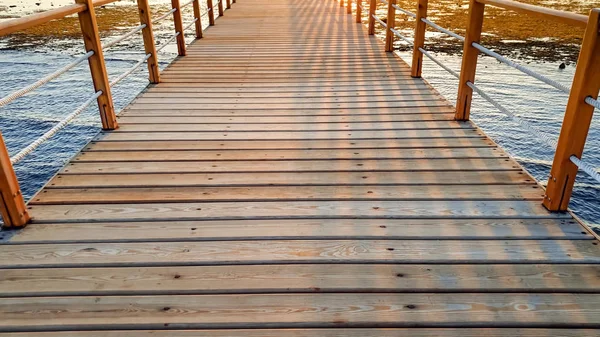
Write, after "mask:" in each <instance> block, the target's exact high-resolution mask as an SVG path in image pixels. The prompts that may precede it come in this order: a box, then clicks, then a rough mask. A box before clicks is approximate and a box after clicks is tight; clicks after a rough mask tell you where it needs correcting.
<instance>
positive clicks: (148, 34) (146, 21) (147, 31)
mask: <svg viewBox="0 0 600 337" xmlns="http://www.w3.org/2000/svg"><path fill="white" fill-rule="evenodd" d="M137 4H138V11H139V13H140V22H141V24H143V25H146V28H144V29H142V37H143V38H144V51H145V52H146V54H151V55H152V56H150V58H149V59H148V62H147V63H148V80H149V81H150V83H160V70H159V68H158V55H157V54H156V45H155V44H154V32H153V30H152V15H151V13H150V5H149V4H148V0H138V1H137Z"/></svg>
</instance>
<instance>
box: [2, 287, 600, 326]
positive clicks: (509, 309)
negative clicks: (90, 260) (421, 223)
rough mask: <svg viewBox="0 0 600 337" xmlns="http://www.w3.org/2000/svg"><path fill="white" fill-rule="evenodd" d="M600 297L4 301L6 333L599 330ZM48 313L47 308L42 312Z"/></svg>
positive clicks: (170, 297) (205, 297) (284, 296)
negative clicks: (283, 329) (290, 329)
mask: <svg viewBox="0 0 600 337" xmlns="http://www.w3.org/2000/svg"><path fill="white" fill-rule="evenodd" d="M599 305H600V295H597V294H294V295H291V294H289V295H288V294H270V295H261V294H250V295H185V296H181V295H168V296H130V297H121V296H102V297H96V296H89V297H40V298H37V297H36V298H26V297H25V298H23V297H17V298H4V299H0V312H1V313H2V314H1V315H0V330H3V331H22V330H25V331H32V330H38V331H39V330H58V329H60V330H94V329H107V328H109V329H124V328H126V329H165V324H166V327H168V328H169V329H202V328H221V329H223V328H229V329H231V328H267V327H268V328H277V327H295V328H302V327H322V328H325V327H353V326H355V327H365V326H379V327H382V326H383V327H386V326H387V327H446V326H462V327H473V326H480V327H546V328H549V327H563V328H567V327H573V328H585V327H589V328H598V323H597V317H598V315H600V310H599V309H598V307H599ZM40 307H42V308H44V310H39V308H40Z"/></svg>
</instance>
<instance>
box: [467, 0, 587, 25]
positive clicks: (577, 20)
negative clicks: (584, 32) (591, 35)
mask: <svg viewBox="0 0 600 337" xmlns="http://www.w3.org/2000/svg"><path fill="white" fill-rule="evenodd" d="M477 2H478V3H481V4H485V5H491V6H496V7H500V8H504V9H510V10H513V11H515V12H521V13H525V14H529V15H535V16H539V17H542V18H544V19H551V20H554V21H559V22H563V23H566V24H570V25H574V26H579V27H586V26H587V22H588V17H587V16H585V15H581V14H577V13H570V12H565V11H559V10H556V9H552V8H546V7H541V6H535V5H529V4H524V3H521V2H517V1H512V0H477Z"/></svg>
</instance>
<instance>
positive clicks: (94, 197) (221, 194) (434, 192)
mask: <svg viewBox="0 0 600 337" xmlns="http://www.w3.org/2000/svg"><path fill="white" fill-rule="evenodd" d="M543 194H544V192H543V190H542V189H541V188H539V187H538V186H537V185H520V186H512V185H505V186H495V187H494V189H493V190H492V189H490V188H489V186H471V185H458V186H411V187H410V188H401V187H398V186H294V187H293V189H290V188H289V187H278V186H269V187H267V186H253V187H218V188H213V187H179V188H177V189H176V190H174V189H172V188H170V187H162V188H157V187H154V188H129V187H128V188H98V189H90V188H85V189H82V188H79V189H77V188H75V189H47V190H45V191H44V192H43V193H41V194H38V195H37V196H36V197H34V198H33V199H31V201H30V202H29V205H41V204H61V205H63V204H96V203H98V204H106V203H161V202H162V203H168V202H201V201H213V202H215V201H238V202H245V201H268V200H276V201H286V200H287V201H290V200H292V201H294V200H319V201H336V200H396V201H402V200H424V201H425V200H538V201H541V200H542V196H543Z"/></svg>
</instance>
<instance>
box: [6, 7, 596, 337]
mask: <svg viewBox="0 0 600 337" xmlns="http://www.w3.org/2000/svg"><path fill="white" fill-rule="evenodd" d="M232 8H233V9H232V10H228V11H226V13H225V16H224V17H222V18H219V19H218V20H217V23H216V26H214V27H211V28H210V29H208V30H207V31H205V32H204V38H203V39H201V40H197V41H194V42H193V43H192V44H191V45H189V46H188V55H187V56H185V57H180V58H178V59H177V60H176V61H175V62H173V63H172V64H171V65H169V66H168V67H167V68H166V69H165V71H163V73H162V75H161V76H162V79H163V81H162V82H161V83H160V84H156V85H150V86H149V87H148V88H147V89H146V90H145V91H144V92H142V93H141V94H140V95H139V96H138V97H137V98H136V99H135V100H134V101H133V102H132V103H131V104H130V105H129V106H128V107H126V108H125V109H124V111H123V112H122V113H121V114H120V116H119V123H120V126H121V127H120V129H118V130H115V131H105V132H101V133H100V134H99V135H98V136H97V137H95V138H94V140H93V141H91V142H90V143H89V144H88V145H87V146H85V147H84V149H83V150H82V152H81V153H79V154H78V155H77V156H75V157H74V158H73V159H72V160H71V162H70V163H69V164H67V165H66V166H65V167H64V168H63V169H62V170H61V171H60V172H59V173H58V175H57V176H56V177H54V178H53V179H52V180H51V181H50V182H49V183H48V184H47V186H46V187H45V188H44V189H43V190H42V191H40V192H39V193H38V194H37V195H36V196H35V197H33V198H32V200H31V201H30V203H29V205H28V207H29V208H30V209H29V211H30V212H31V214H32V216H33V223H32V224H31V225H30V226H28V227H27V228H26V229H24V230H22V231H19V232H14V233H11V234H12V235H10V236H11V238H10V240H9V241H8V242H5V243H4V244H2V245H0V337H32V336H36V337H37V336H40V337H75V336H81V337H117V336H119V337H121V336H123V337H149V336H156V337H192V336H193V337H203V336H217V337H241V336H246V337H259V336H260V337H266V336H278V337H279V336H281V337H342V336H343V337H392V336H414V337H425V336H428V337H451V336H452V337H459V336H460V337H476V336H477V337H479V336H490V337H513V336H523V337H542V336H563V337H575V336H577V337H579V336H582V337H591V336H598V335H600V330H599V329H600V281H599V280H600V278H599V275H600V269H599V268H600V246H599V245H598V241H597V240H596V238H595V237H594V236H593V235H592V234H591V233H590V231H589V230H588V229H587V228H586V227H585V226H583V225H581V224H580V223H579V222H578V221H577V220H576V219H574V218H573V217H572V216H571V215H570V214H569V213H549V212H547V211H546V210H545V209H544V208H543V207H542V206H541V203H540V202H541V198H542V196H543V193H544V190H543V188H542V187H541V186H539V185H537V184H536V182H535V181H534V179H533V178H532V177H531V176H530V175H529V174H527V172H525V171H524V170H523V169H522V167H521V166H520V165H519V164H518V163H517V162H516V161H515V160H514V159H512V158H510V157H509V156H508V155H507V154H506V153H505V152H504V151H503V150H502V149H500V148H499V147H498V146H497V145H496V144H495V143H494V142H493V141H492V140H490V139H489V138H488V137H487V136H486V135H485V134H484V133H483V132H482V131H481V130H480V129H479V128H478V127H477V126H476V125H475V124H473V123H471V122H460V123H459V122H456V121H454V120H453V114H454V108H453V106H452V104H451V103H450V102H448V101H447V100H446V99H445V98H443V97H442V96H440V94H439V93H437V92H436V91H435V90H434V89H433V88H432V87H431V86H429V84H428V83H426V82H425V81H423V80H422V79H419V78H412V77H410V76H409V70H410V67H409V66H408V65H407V64H405V63H404V62H403V61H402V60H400V59H399V58H398V57H397V56H396V55H394V54H392V53H385V52H384V51H383V45H382V43H381V42H380V41H378V39H377V38H376V37H372V36H368V35H367V34H366V32H365V29H364V28H363V27H362V25H360V24H357V23H355V22H354V19H353V18H352V16H349V15H347V14H345V9H343V8H340V6H339V3H338V2H336V1H330V0H322V1H321V0H319V1H312V0H281V1H267V0H238V1H237V2H236V3H235V4H233V5H232ZM247 328H252V329H250V330H247ZM299 328H303V329H299ZM320 328H327V329H320ZM565 328H568V329H565ZM206 329H209V330H206Z"/></svg>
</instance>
